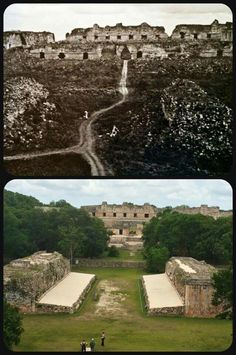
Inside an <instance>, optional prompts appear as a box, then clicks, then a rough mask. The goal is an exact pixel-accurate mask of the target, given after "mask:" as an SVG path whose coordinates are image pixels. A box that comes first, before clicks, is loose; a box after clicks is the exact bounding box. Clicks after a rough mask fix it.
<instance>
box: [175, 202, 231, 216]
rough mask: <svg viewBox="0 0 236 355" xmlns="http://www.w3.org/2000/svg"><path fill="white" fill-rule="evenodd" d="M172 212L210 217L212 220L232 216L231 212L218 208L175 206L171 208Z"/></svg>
mask: <svg viewBox="0 0 236 355" xmlns="http://www.w3.org/2000/svg"><path fill="white" fill-rule="evenodd" d="M173 211H176V212H179V213H186V214H198V213H200V214H202V215H204V216H211V217H213V218H214V219H217V218H219V217H229V216H232V211H230V210H229V211H223V210H220V208H219V207H218V206H211V207H209V206H208V205H201V206H200V207H188V206H177V207H174V208H173Z"/></svg>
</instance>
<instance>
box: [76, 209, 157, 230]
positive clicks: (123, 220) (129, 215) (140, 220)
mask: <svg viewBox="0 0 236 355" xmlns="http://www.w3.org/2000/svg"><path fill="white" fill-rule="evenodd" d="M81 207H82V208H84V209H86V210H87V211H88V212H89V213H90V215H91V216H94V217H98V218H101V219H102V220H103V222H104V224H105V226H106V227H107V228H109V229H111V230H112V232H113V233H114V234H115V235H132V234H133V235H137V234H141V233H142V229H143V224H144V223H145V222H147V221H150V219H151V218H152V217H155V216H156V214H157V211H158V209H157V207H155V206H153V205H150V204H149V203H145V204H144V205H143V206H139V205H134V204H133V203H126V202H124V203H123V204H122V205H116V204H108V203H107V202H103V203H102V204H101V205H94V206H81Z"/></svg>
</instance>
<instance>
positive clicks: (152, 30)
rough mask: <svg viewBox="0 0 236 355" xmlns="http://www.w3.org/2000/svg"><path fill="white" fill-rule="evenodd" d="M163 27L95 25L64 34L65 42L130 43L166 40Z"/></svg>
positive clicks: (118, 24)
mask: <svg viewBox="0 0 236 355" xmlns="http://www.w3.org/2000/svg"><path fill="white" fill-rule="evenodd" d="M167 37H168V35H167V34H166V33H165V29H164V27H161V26H150V25H149V24H147V23H145V22H144V23H142V24H141V25H139V26H123V25H122V23H117V24H116V25H115V26H105V27H100V26H99V25H97V24H95V25H93V27H90V28H75V29H73V30H72V31H71V33H70V34H69V33H67V34H66V40H67V41H72V42H74V41H81V42H85V41H92V42H122V41H124V42H127V41H128V42H132V41H148V40H160V39H163V38H164V39H165V38H167Z"/></svg>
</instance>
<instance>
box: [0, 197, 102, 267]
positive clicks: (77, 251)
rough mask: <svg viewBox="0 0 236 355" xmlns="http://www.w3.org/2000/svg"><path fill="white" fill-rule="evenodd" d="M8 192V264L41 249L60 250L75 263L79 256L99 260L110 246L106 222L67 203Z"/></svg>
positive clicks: (5, 254) (6, 243) (6, 255)
mask: <svg viewBox="0 0 236 355" xmlns="http://www.w3.org/2000/svg"><path fill="white" fill-rule="evenodd" d="M18 195H20V194H17V193H14V192H10V191H5V194H4V261H5V263H6V262H9V261H10V260H12V259H16V258H20V257H24V256H26V255H30V254H32V253H34V252H36V251H38V250H47V251H48V252H50V251H58V252H60V253H62V254H63V255H64V256H66V257H67V258H69V259H70V260H71V261H72V259H73V258H75V257H99V256H100V255H102V254H103V252H104V250H105V249H106V247H107V240H108V231H107V230H106V228H105V226H104V224H103V222H102V221H101V220H100V219H98V218H96V217H90V215H89V214H88V212H87V211H85V210H83V209H78V208H75V207H73V206H71V205H70V204H68V203H67V202H66V201H64V200H60V201H59V202H58V203H57V202H53V203H52V204H50V206H49V207H51V208H49V209H47V210H44V209H43V208H38V207H43V205H42V203H40V202H39V201H38V200H36V199H33V200H32V198H31V197H28V196H24V195H20V198H19V196H18ZM54 207H58V208H54Z"/></svg>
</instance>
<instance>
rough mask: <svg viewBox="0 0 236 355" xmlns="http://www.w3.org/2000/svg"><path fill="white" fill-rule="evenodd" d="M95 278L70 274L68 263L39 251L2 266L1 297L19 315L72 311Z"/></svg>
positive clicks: (89, 275) (58, 256)
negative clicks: (18, 311)
mask: <svg viewBox="0 0 236 355" xmlns="http://www.w3.org/2000/svg"><path fill="white" fill-rule="evenodd" d="M94 280H95V275H91V274H80V273H74V272H70V263H69V260H67V259H66V258H64V257H63V256H62V255H61V254H59V253H57V252H53V253H47V252H45V251H39V252H36V253H34V254H33V255H31V256H28V257H25V258H21V259H17V260H13V261H11V262H10V263H9V264H8V265H6V266H4V296H5V297H6V300H7V301H8V302H9V303H10V304H12V305H15V306H17V307H19V309H20V310H21V311H22V312H39V311H40V312H48V311H53V312H55V311H56V312H73V311H74V310H75V309H77V308H78V307H79V305H80V304H81V303H82V301H83V299H84V298H85V296H86V294H87V292H88V291H89V289H90V287H91V285H92V283H93V281H94Z"/></svg>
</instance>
